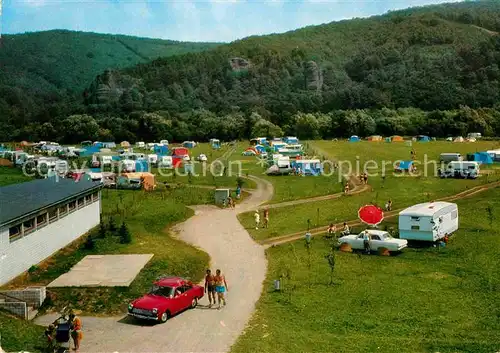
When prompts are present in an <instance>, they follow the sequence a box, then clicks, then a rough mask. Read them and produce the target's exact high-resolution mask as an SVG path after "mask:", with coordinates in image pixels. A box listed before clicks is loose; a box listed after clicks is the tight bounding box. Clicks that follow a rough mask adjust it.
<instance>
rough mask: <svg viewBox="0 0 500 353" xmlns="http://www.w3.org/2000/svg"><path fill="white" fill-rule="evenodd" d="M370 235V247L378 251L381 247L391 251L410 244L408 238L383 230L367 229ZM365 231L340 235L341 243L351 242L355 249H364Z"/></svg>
mask: <svg viewBox="0 0 500 353" xmlns="http://www.w3.org/2000/svg"><path fill="white" fill-rule="evenodd" d="M366 231H367V232H368V234H369V235H370V249H371V250H372V251H377V250H378V249H379V248H386V249H387V250H389V251H401V250H403V249H404V248H406V247H407V246H408V241H407V240H406V239H396V238H393V237H392V236H391V235H390V234H389V233H388V232H386V231H383V230H375V229H367V230H366ZM364 232H365V231H363V232H361V233H359V234H349V235H345V236H343V237H340V238H339V240H338V242H339V245H342V244H349V245H350V246H351V248H352V249H353V250H364V248H365V246H364V243H363V237H364Z"/></svg>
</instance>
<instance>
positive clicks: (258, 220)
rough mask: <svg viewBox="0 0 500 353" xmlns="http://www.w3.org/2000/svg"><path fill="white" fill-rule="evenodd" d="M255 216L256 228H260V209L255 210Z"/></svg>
mask: <svg viewBox="0 0 500 353" xmlns="http://www.w3.org/2000/svg"><path fill="white" fill-rule="evenodd" d="M253 218H254V220H255V229H256V230H257V229H259V225H260V214H259V211H258V210H257V211H255V213H254V214H253Z"/></svg>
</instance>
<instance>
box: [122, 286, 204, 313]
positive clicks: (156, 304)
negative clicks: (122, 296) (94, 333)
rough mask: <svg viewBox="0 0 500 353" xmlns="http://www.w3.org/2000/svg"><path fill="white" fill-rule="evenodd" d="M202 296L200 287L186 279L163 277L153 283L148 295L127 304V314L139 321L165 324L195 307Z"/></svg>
mask: <svg viewBox="0 0 500 353" xmlns="http://www.w3.org/2000/svg"><path fill="white" fill-rule="evenodd" d="M204 294H205V290H204V288H203V287H202V286H198V285H196V284H193V283H192V282H191V281H188V280H187V279H184V278H181V277H164V278H161V279H159V280H157V281H156V282H154V283H153V287H152V288H151V291H150V292H149V293H148V294H146V295H144V296H143V297H141V298H139V299H136V300H134V301H133V302H132V303H130V304H129V306H128V314H129V315H130V316H133V317H136V318H139V319H147V320H157V321H160V322H165V321H167V320H168V319H169V318H170V317H171V316H172V315H175V314H177V313H179V312H181V311H183V310H185V309H188V308H194V307H196V305H198V300H199V299H201V298H202V297H203V295H204Z"/></svg>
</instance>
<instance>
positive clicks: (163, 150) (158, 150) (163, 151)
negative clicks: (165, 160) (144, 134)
mask: <svg viewBox="0 0 500 353" xmlns="http://www.w3.org/2000/svg"><path fill="white" fill-rule="evenodd" d="M154 152H155V154H157V155H158V156H166V155H168V146H166V145H163V146H160V145H155V146H154Z"/></svg>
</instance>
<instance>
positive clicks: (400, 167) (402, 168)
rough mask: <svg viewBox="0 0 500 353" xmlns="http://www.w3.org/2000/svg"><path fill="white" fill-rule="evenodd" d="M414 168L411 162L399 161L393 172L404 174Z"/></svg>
mask: <svg viewBox="0 0 500 353" xmlns="http://www.w3.org/2000/svg"><path fill="white" fill-rule="evenodd" d="M413 168H414V165H413V161H401V162H399V163H398V164H396V168H394V171H396V172H400V173H404V172H410V171H412V170H413Z"/></svg>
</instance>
